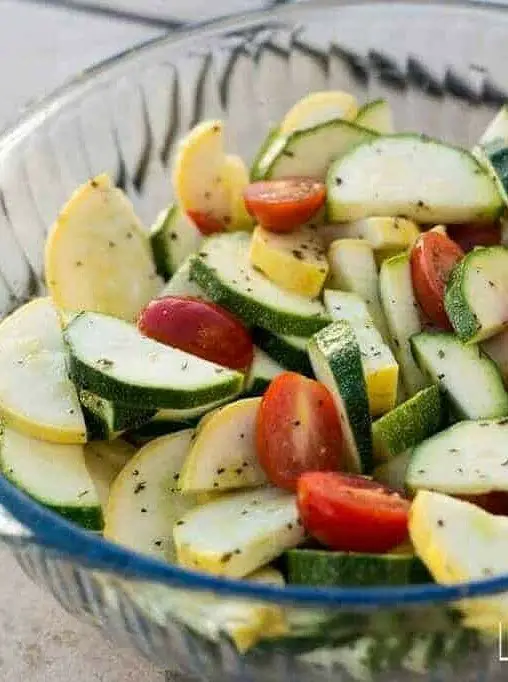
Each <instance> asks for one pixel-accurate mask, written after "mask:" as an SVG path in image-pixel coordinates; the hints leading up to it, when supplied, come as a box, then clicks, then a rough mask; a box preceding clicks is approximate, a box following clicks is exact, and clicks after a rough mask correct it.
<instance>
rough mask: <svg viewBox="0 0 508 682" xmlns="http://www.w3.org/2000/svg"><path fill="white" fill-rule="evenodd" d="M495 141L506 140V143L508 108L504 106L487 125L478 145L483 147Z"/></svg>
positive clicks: (507, 138) (507, 135) (507, 137)
mask: <svg viewBox="0 0 508 682" xmlns="http://www.w3.org/2000/svg"><path fill="white" fill-rule="evenodd" d="M497 140H506V141H507V142H508V106H507V105H506V104H505V105H504V106H502V107H501V109H500V110H499V111H498V113H497V114H496V116H495V117H494V119H493V120H492V121H491V122H490V123H489V125H488V127H487V129H486V130H485V132H484V133H483V135H482V136H481V138H480V144H481V145H482V146H484V145H487V144H490V143H491V142H496V141H497Z"/></svg>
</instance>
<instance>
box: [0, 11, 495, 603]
mask: <svg viewBox="0 0 508 682" xmlns="http://www.w3.org/2000/svg"><path fill="white" fill-rule="evenodd" d="M376 4H378V5H388V6H390V7H392V8H393V6H396V5H406V6H407V5H414V6H421V7H425V8H426V9H428V8H430V7H432V6H435V7H450V8H453V7H456V8H463V9H467V8H470V9H475V10H477V11H485V12H488V11H493V10H496V9H497V10H501V11H503V10H504V11H505V12H508V8H507V6H506V4H502V3H501V2H498V1H497V0H392V1H390V0H319V1H318V2H313V3H303V4H290V5H285V6H280V5H274V6H272V7H271V8H269V9H267V10H266V9H265V10H260V11H254V12H247V13H245V14H242V15H241V16H238V15H236V16H233V17H226V18H221V19H217V20H214V21H211V22H206V23H204V24H199V25H194V26H192V27H191V28H186V29H185V30H182V31H178V32H176V33H170V34H165V35H163V36H158V37H155V38H152V39H150V40H148V41H145V42H143V43H141V44H138V45H135V46H134V47H132V48H129V49H127V50H125V51H123V52H121V53H119V54H117V55H115V56H113V57H110V58H108V59H106V60H104V61H101V62H99V63H97V64H96V65H93V66H91V67H89V68H87V69H85V70H84V71H83V72H82V73H81V74H79V75H78V76H76V77H74V78H72V79H70V80H69V81H67V82H66V83H64V84H63V85H62V86H60V87H59V88H58V89H56V90H54V91H53V92H52V93H50V94H49V95H47V96H45V97H43V98H41V99H39V100H36V101H35V102H34V103H32V104H31V105H30V106H29V107H27V109H26V110H25V111H24V113H23V114H22V115H21V116H20V117H19V119H18V120H17V121H15V122H14V123H12V124H11V125H8V127H7V128H6V129H5V130H4V131H3V133H2V134H1V135H0V163H3V162H5V156H6V155H8V154H9V151H10V150H11V149H12V148H13V147H15V146H16V145H17V144H19V143H20V142H22V141H23V140H25V139H26V138H27V137H28V136H29V135H30V133H31V132H32V131H33V130H35V129H36V128H37V127H38V126H39V125H40V124H41V123H43V122H44V120H45V118H47V117H48V116H49V115H50V114H51V112H54V111H58V110H59V109H61V108H63V107H64V106H65V104H66V103H67V102H68V101H72V99H73V98H74V97H77V96H78V94H80V93H81V92H82V89H83V87H86V85H87V84H90V83H91V82H93V81H94V80H95V79H96V78H97V77H99V76H101V75H102V74H108V75H109V74H110V73H111V71H113V70H114V69H115V68H116V67H119V66H122V67H123V66H124V65H125V64H127V63H128V62H129V61H130V59H135V58H137V57H138V56H139V55H148V54H149V53H150V50H151V49H153V48H155V49H157V48H158V47H159V46H160V45H161V44H171V45H174V46H175V47H176V46H178V44H179V43H185V42H186V41H189V40H193V39H194V38H195V37H197V36H201V37H213V36H214V35H216V34H218V33H222V32H224V31H229V32H231V31H234V30H235V29H237V30H240V29H245V28H246V26H249V27H256V26H260V25H266V24H267V23H268V24H270V25H273V26H277V25H280V23H281V20H282V21H283V20H284V19H285V18H291V19H294V18H295V17H298V16H300V15H301V16H305V15H306V14H307V13H313V12H315V11H316V10H319V9H324V10H325V9H333V8H340V7H348V6H349V7H353V6H354V7H359V6H367V5H376ZM0 502H1V505H0V506H2V507H3V508H4V509H5V510H6V511H7V512H8V514H10V515H11V516H12V517H13V518H14V519H15V520H16V521H17V522H19V523H20V524H21V525H22V526H23V528H24V529H26V530H27V531H29V534H25V533H22V534H20V535H19V537H18V536H15V535H13V534H10V533H8V532H3V531H2V530H1V525H0V538H1V539H3V540H5V541H6V542H7V543H8V544H11V545H13V544H14V545H15V546H16V547H19V548H22V547H26V546H27V545H34V544H35V545H37V546H41V547H44V548H45V549H46V550H47V551H48V552H50V553H53V554H56V555H57V556H58V558H59V559H63V560H68V561H73V562H78V563H79V564H80V565H83V566H85V567H87V568H90V569H97V570H99V571H103V572H108V573H112V574H115V575H120V576H122V577H125V578H130V579H133V580H136V581H150V582H155V583H159V584H166V585H168V586H172V587H179V588H182V589H187V590H193V591H211V592H214V593H216V594H220V595H224V596H235V597H242V598H250V599H257V600H264V601H270V602H277V603H286V604H295V605H298V604H299V605H316V606H321V607H351V608H355V607H356V608H360V609H374V608H377V607H380V606H383V607H388V606H392V607H397V606H398V607H401V606H409V605H415V606H416V605H419V604H420V605H425V604H427V605H428V604H438V603H445V602H453V601H456V600H460V599H464V598H471V597H486V596H489V595H495V594H499V593H501V592H505V591H508V574H505V575H501V576H497V577H494V578H488V579H482V580H476V581H471V582H467V583H460V584H450V585H438V584H424V585H413V586H404V587H370V588H350V587H348V588H341V587H326V588H325V587H306V586H292V585H288V586H285V587H278V586H271V585H262V584H255V583H249V582H246V581H244V580H237V579H231V578H224V577H218V576H213V575H209V574H203V573H198V572H197V571H193V570H190V569H186V568H181V567H179V566H176V565H174V564H170V563H167V562H164V561H163V560H161V559H157V558H151V557H149V556H146V555H143V554H140V553H137V552H135V551H134V550H131V549H128V548H127V547H123V546H121V545H117V544H115V543H113V542H110V541H108V540H106V539H104V538H103V537H101V536H98V535H95V534H93V533H90V532H89V531H86V530H85V529H83V528H81V527H80V526H78V525H76V524H74V523H72V522H70V521H68V520H66V519H65V518H63V517H62V516H60V515H58V514H57V513H55V512H53V511H51V510H50V509H48V508H46V507H44V506H43V505H41V504H40V503H38V502H36V501H35V500H33V499H32V498H30V497H29V496H28V495H27V494H26V493H24V492H23V491H21V490H19V489H18V488H16V487H15V486H14V484H13V483H11V482H10V481H9V480H8V479H7V478H5V477H4V476H3V475H2V476H0Z"/></svg>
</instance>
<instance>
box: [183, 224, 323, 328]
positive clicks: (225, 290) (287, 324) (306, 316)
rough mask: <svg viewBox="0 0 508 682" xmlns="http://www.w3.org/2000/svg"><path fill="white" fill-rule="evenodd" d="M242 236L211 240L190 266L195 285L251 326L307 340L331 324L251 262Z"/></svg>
mask: <svg viewBox="0 0 508 682" xmlns="http://www.w3.org/2000/svg"><path fill="white" fill-rule="evenodd" d="M249 247H250V237H249V235H248V234H245V233H243V232H236V233H234V234H221V235H217V236H214V237H210V238H209V239H208V240H207V241H206V243H205V244H203V246H202V248H201V251H200V252H199V254H197V255H196V256H195V257H194V258H193V259H192V261H191V279H193V280H195V281H196V282H197V284H198V285H199V286H200V287H201V288H202V289H203V290H204V291H205V293H206V294H207V295H208V296H209V297H210V298H211V299H213V300H214V301H215V302H216V303H219V304H220V305H223V306H224V307H225V308H227V309H228V310H230V311H231V312H233V313H235V314H236V315H238V317H240V318H241V319H243V320H244V322H246V323H247V324H249V325H254V326H259V327H265V328H266V329H269V330H270V331H273V332H275V333H280V334H295V335H297V336H306V335H309V334H312V333H314V332H315V331H317V330H319V329H321V328H322V327H324V326H326V325H327V324H328V322H329V319H328V317H327V316H326V314H325V310H324V308H323V305H322V304H321V302H320V301H317V300H313V299H310V298H305V297H304V296H299V295H297V294H294V293H291V292H287V291H283V290H282V289H280V288H279V287H278V286H277V285H275V284H273V282H270V280H269V279H267V278H266V277H265V276H264V275H262V274H261V273H259V272H257V270H255V269H254V268H253V267H252V265H251V264H250V262H249Z"/></svg>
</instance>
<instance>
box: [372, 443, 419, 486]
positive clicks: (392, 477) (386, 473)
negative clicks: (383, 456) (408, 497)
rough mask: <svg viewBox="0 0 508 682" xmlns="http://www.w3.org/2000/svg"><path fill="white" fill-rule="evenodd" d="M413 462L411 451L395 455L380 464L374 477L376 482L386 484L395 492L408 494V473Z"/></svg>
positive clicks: (373, 473) (373, 474) (375, 470)
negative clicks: (410, 463) (411, 461)
mask: <svg viewBox="0 0 508 682" xmlns="http://www.w3.org/2000/svg"><path fill="white" fill-rule="evenodd" d="M410 460H411V451H410V450H406V451H405V452H401V453H400V455H395V457H391V458H390V459H387V460H386V461H385V462H383V463H382V464H378V466H376V468H375V469H374V471H373V472H372V476H373V478H374V480H375V481H379V483H384V485H387V486H388V487H390V488H393V490H397V491H399V492H401V493H404V494H405V493H406V472H407V468H408V466H409V462H410Z"/></svg>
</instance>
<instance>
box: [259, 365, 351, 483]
mask: <svg viewBox="0 0 508 682" xmlns="http://www.w3.org/2000/svg"><path fill="white" fill-rule="evenodd" d="M256 443H257V453H258V459H259V463H260V465H261V467H262V469H263V470H264V472H265V474H266V475H267V477H268V479H269V480H270V481H271V482H272V483H274V484H275V485H276V486H279V487H280V488H285V489H286V490H292V491H294V490H296V486H297V481H298V478H299V476H300V475H301V474H302V473H304V472H306V471H336V470H337V469H339V468H340V465H341V463H342V453H343V441H342V429H341V425H340V419H339V417H338V415H337V410H336V409H335V405H334V402H333V398H332V396H331V394H330V392H329V391H328V389H327V388H326V386H323V384H320V383H319V382H317V381H314V380H313V379H307V378H306V377H304V376H302V375H300V374H296V373H295V372H284V373H283V374H280V375H279V376H277V377H275V379H274V380H273V381H272V382H271V384H270V386H269V387H268V390H267V391H266V393H265V395H264V396H263V400H262V402H261V406H260V409H259V412H258V419H257V427H256Z"/></svg>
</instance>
